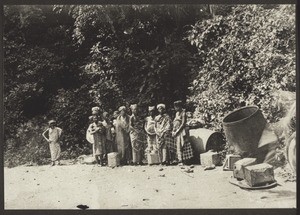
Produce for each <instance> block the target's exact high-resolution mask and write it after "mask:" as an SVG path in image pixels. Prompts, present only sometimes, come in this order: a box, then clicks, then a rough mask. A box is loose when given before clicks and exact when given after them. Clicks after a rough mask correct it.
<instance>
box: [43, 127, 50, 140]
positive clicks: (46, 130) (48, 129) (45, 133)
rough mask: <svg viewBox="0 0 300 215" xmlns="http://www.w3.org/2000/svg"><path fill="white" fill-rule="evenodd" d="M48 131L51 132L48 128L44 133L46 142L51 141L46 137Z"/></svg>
mask: <svg viewBox="0 0 300 215" xmlns="http://www.w3.org/2000/svg"><path fill="white" fill-rule="evenodd" d="M47 131H49V128H48V129H47V130H46V131H44V132H43V134H42V136H43V137H44V138H45V140H46V141H47V142H50V140H49V139H48V138H47V137H46V135H45V134H46V132H47Z"/></svg>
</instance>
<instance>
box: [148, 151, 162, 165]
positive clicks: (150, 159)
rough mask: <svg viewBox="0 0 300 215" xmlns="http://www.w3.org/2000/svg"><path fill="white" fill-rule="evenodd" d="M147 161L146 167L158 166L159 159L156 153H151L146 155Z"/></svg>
mask: <svg viewBox="0 0 300 215" xmlns="http://www.w3.org/2000/svg"><path fill="white" fill-rule="evenodd" d="M147 161H148V165H152V164H159V163H160V159H159V154H158V151H151V152H149V153H147Z"/></svg>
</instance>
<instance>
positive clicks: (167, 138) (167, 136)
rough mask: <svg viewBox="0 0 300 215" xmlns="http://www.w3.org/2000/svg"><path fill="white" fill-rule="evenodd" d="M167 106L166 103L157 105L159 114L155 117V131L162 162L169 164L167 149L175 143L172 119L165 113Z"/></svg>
mask: <svg viewBox="0 0 300 215" xmlns="http://www.w3.org/2000/svg"><path fill="white" fill-rule="evenodd" d="M165 109H166V106H165V105H164V104H159V105H157V110H158V112H159V115H158V116H156V117H155V126H154V129H155V133H156V144H157V148H158V149H159V154H160V158H161V163H162V164H163V165H167V162H168V161H167V149H168V148H170V146H171V145H172V144H174V141H173V138H172V136H171V131H172V121H171V118H170V116H169V115H168V114H167V113H165Z"/></svg>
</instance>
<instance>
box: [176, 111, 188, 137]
mask: <svg viewBox="0 0 300 215" xmlns="http://www.w3.org/2000/svg"><path fill="white" fill-rule="evenodd" d="M185 123H186V113H185V112H183V113H182V116H181V124H180V126H179V128H178V129H177V131H176V132H175V135H177V134H178V133H179V132H180V131H182V129H183V128H184V127H185Z"/></svg>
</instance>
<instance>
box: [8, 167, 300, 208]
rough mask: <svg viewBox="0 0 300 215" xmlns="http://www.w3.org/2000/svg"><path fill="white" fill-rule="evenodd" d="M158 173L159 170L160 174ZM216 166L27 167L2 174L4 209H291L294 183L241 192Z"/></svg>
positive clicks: (282, 181)
mask: <svg viewBox="0 0 300 215" xmlns="http://www.w3.org/2000/svg"><path fill="white" fill-rule="evenodd" d="M161 169H163V170H161ZM231 175H232V172H229V171H222V168H221V167H217V168H216V169H214V170H207V171H204V169H203V168H202V167H201V166H195V167H194V173H184V172H183V170H182V169H181V168H180V167H178V166H168V167H161V166H151V167H149V166H139V167H131V166H126V167H118V168H114V169H111V168H108V167H98V166H96V165H80V164H73V165H63V166H55V167H50V166H32V167H25V166H20V167H15V168H5V169H4V180H5V187H4V188H5V194H4V198H5V209H77V205H80V204H82V205H88V206H89V208H90V209H131V208H145V209H146V208H295V207H296V183H295V182H285V181H284V179H282V178H279V177H276V180H277V181H278V183H279V186H277V187H275V188H272V189H267V190H253V191H249V190H242V189H240V188H239V187H236V186H234V185H232V184H230V183H229V182H228V179H229V177H230V176H231Z"/></svg>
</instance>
